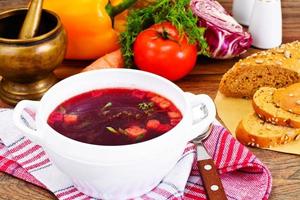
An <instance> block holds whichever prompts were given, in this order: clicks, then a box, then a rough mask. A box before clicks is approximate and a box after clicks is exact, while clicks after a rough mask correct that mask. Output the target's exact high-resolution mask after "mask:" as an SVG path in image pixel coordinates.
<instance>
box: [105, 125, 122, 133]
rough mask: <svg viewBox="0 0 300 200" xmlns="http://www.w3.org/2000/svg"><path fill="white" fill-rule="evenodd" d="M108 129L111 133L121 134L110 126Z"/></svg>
mask: <svg viewBox="0 0 300 200" xmlns="http://www.w3.org/2000/svg"><path fill="white" fill-rule="evenodd" d="M106 129H107V130H108V131H109V132H111V133H114V134H119V132H118V131H117V130H116V129H114V128H113V127H110V126H108V127H106Z"/></svg>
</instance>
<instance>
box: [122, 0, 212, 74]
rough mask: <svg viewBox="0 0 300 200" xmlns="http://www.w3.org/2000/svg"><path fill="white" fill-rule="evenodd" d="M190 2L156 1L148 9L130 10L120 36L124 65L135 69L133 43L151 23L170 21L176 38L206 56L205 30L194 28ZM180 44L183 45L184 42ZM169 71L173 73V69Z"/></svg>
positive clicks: (193, 16)
mask: <svg viewBox="0 0 300 200" xmlns="http://www.w3.org/2000/svg"><path fill="white" fill-rule="evenodd" d="M189 3H190V0H177V1H174V0H157V1H156V2H155V3H153V4H151V5H149V6H148V7H145V8H141V9H135V10H133V11H131V12H130V13H129V15H128V18H127V25H126V29H125V31H124V32H122V33H121V37H120V44H121V49H122V53H123V56H124V62H125V66H126V67H135V66H134V64H133V63H134V62H133V55H134V52H133V44H134V42H135V40H136V37H137V36H138V34H139V33H140V32H142V31H143V30H145V29H147V28H149V27H150V26H152V25H154V24H159V23H162V22H165V21H169V22H170V23H171V24H173V25H174V26H175V27H176V29H177V30H178V33H179V38H183V40H187V41H188V43H189V44H193V45H195V44H197V45H198V51H199V52H198V53H199V54H204V55H207V53H206V49H207V43H206V40H205V39H204V31H205V28H201V27H199V26H198V25H197V21H198V18H197V17H196V16H195V15H194V14H193V12H192V11H191V9H190V8H189ZM183 42H184V43H185V41H183ZM169 59H172V58H169ZM171 67H172V66H170V68H171ZM169 70H170V69H169ZM171 70H175V67H173V68H171Z"/></svg>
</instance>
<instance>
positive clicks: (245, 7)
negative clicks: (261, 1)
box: [232, 0, 255, 26]
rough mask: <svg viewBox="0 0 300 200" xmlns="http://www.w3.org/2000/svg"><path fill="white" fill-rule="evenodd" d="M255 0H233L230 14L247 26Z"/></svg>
mask: <svg viewBox="0 0 300 200" xmlns="http://www.w3.org/2000/svg"><path fill="white" fill-rule="evenodd" d="M254 2H255V0H233V5H232V15H233V17H234V18H235V20H236V21H238V22H239V23H240V24H243V25H245V26H248V25H249V23H250V19H251V13H252V9H253V6H254Z"/></svg>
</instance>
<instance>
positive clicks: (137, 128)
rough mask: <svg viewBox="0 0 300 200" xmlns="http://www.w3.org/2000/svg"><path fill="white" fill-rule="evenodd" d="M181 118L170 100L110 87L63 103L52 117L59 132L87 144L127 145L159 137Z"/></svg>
mask: <svg viewBox="0 0 300 200" xmlns="http://www.w3.org/2000/svg"><path fill="white" fill-rule="evenodd" d="M181 119H182V114H181V112H180V111H179V110H178V108H176V106H175V105H174V104H173V103H172V102H171V101H170V100H168V99H167V98H165V97H163V96H160V95H158V94H155V93H153V92H149V91H143V90H137V89H127V88H108V89H99V90H93V91H89V92H86V93H83V94H80V95H77V96H75V97H72V98H71V99H69V100H67V101H65V102H63V103H62V104H61V105H59V106H58V107H57V108H56V109H55V110H54V111H53V112H52V113H51V114H50V116H49V118H48V124H49V125H50V126H51V127H52V128H53V129H54V130H56V131H57V132H58V133H60V134H62V135H64V136H66V137H68V138H71V139H74V140H77V141H80V142H84V143H88V144H96V145H127V144H134V143H139V142H143V141H147V140H150V139H152V138H155V137H158V136H160V135H162V134H164V133H166V132H167V131H169V130H170V129H172V128H173V127H174V126H176V125H177V124H178V123H179V122H180V120H181Z"/></svg>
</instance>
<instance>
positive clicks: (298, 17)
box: [0, 0, 300, 200]
mask: <svg viewBox="0 0 300 200" xmlns="http://www.w3.org/2000/svg"><path fill="white" fill-rule="evenodd" d="M27 2H28V0H0V11H4V10H7V9H10V8H15V7H20V6H24V5H26V4H27ZM219 2H220V3H221V4H222V5H223V6H224V7H225V8H226V9H227V10H231V5H232V0H219ZM282 9H283V10H282V12H283V37H284V42H290V41H294V40H297V39H298V40H299V39H300V1H296V0H282ZM255 51H258V50H257V49H250V51H249V52H248V53H247V54H246V55H249V54H250V53H253V52H255ZM246 55H244V56H246ZM244 56H243V57H244ZM236 61H237V59H232V60H224V61H222V60H219V61H218V60H210V59H206V58H199V61H198V66H197V67H196V68H195V69H194V70H193V71H192V72H191V73H190V74H189V75H188V76H186V77H185V78H184V79H182V80H181V81H178V82H176V84H177V85H178V86H180V87H181V88H182V89H183V90H184V91H189V92H194V93H206V94H208V95H210V96H211V97H212V98H214V97H215V95H216V92H217V89H218V84H219V81H220V79H221V77H222V75H223V74H224V73H225V72H226V71H227V70H228V69H229V68H230V67H232V65H233V64H234V63H235V62H236ZM87 63H89V62H85V63H83V62H72V61H68V62H65V63H64V64H63V65H64V66H62V67H60V68H58V69H57V71H56V73H57V75H58V76H59V77H65V76H66V75H68V74H71V73H73V72H74V71H79V70H80V69H81V68H80V67H83V66H85V65H86V64H87ZM0 107H7V105H6V104H5V103H3V102H1V101H0ZM251 150H252V151H253V152H254V154H255V155H256V156H257V157H258V158H260V160H261V161H263V162H264V163H265V164H266V165H267V166H268V167H269V169H270V170H271V173H272V176H273V188H272V193H271V197H270V199H271V200H296V199H299V198H300V156H296V155H289V154H284V153H277V152H272V151H267V150H260V149H251ZM4 199H5V200H17V199H20V200H27V199H30V200H38V199H43V200H46V199H55V197H54V196H53V195H52V194H51V193H49V192H47V191H45V190H43V189H41V188H39V187H36V186H34V185H32V184H30V183H26V182H24V181H21V180H18V179H16V178H14V177H12V176H10V175H6V174H4V173H1V172H0V200H4Z"/></svg>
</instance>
